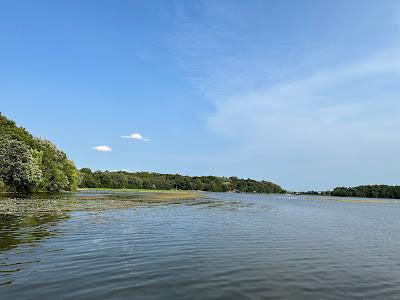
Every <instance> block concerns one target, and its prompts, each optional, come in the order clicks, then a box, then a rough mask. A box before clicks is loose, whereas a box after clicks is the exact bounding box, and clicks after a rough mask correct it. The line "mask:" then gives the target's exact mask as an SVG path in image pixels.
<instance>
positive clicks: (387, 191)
mask: <svg viewBox="0 0 400 300" xmlns="http://www.w3.org/2000/svg"><path fill="white" fill-rule="evenodd" d="M331 195H332V196H339V197H366V198H391V199H400V186H389V185H362V186H357V187H349V188H346V187H337V188H335V189H334V190H333V191H332V193H331Z"/></svg>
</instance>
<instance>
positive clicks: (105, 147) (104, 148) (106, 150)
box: [92, 146, 112, 152]
mask: <svg viewBox="0 0 400 300" xmlns="http://www.w3.org/2000/svg"><path fill="white" fill-rule="evenodd" d="M92 149H93V150H96V151H100V152H110V151H112V149H111V148H110V147H108V146H96V147H93V148H92Z"/></svg>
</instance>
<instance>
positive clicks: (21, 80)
mask: <svg viewBox="0 0 400 300" xmlns="http://www.w3.org/2000/svg"><path fill="white" fill-rule="evenodd" d="M399 29H400V3H399V2H398V1H384V0H381V1H364V0H362V1H356V0H338V1H328V0H321V1H313V0H305V1H294V0H292V1H285V0H282V1H273V0H271V1H268V0H262V1H257V0H243V1H239V0H231V1H223V0H219V1H184V0H182V1H164V0H159V1H156V0H152V1H123V0H119V1H111V0H109V1H89V0H84V1H41V0H38V1H23V0H21V1H11V0H10V1H1V3H0V111H1V112H2V113H3V114H4V115H6V116H7V117H9V118H11V119H13V120H14V121H16V122H17V124H18V125H20V126H22V127H25V128H27V129H28V130H29V131H30V132H32V133H33V134H34V135H36V136H39V137H42V138H46V139H49V140H51V141H53V142H54V143H55V144H56V145H57V146H58V147H60V148H61V149H63V150H64V151H65V152H66V153H67V155H68V156H69V158H70V159H72V160H73V161H74V162H75V163H76V165H77V167H79V168H82V167H89V168H91V169H93V170H129V171H151V172H161V173H180V174H185V175H218V176H237V177H241V178H254V179H265V180H270V181H272V182H275V183H277V184H279V185H281V186H282V187H284V188H286V189H289V190H298V191H299V190H302V191H304V190H327V189H331V188H333V187H335V186H355V185H361V184H397V185H398V184H400V182H399V176H398V174H399V172H398V170H399V169H400V159H399V153H400V84H399V83H400V35H399V33H400V31H399Z"/></svg>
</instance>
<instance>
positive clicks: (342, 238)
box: [0, 194, 400, 299]
mask: <svg viewBox="0 0 400 300" xmlns="http://www.w3.org/2000/svg"><path fill="white" fill-rule="evenodd" d="M206 196H207V197H209V198H210V200H204V199H203V200H201V201H187V202H186V203H178V204H176V203H169V204H168V203H161V204H156V205H154V204H153V205H146V204H145V203H143V204H141V205H138V206H137V207H133V208H123V209H114V210H105V211H100V212H79V211H77V212H70V213H57V214H55V213H50V212H47V213H38V214H37V215H33V216H32V215H31V216H24V215H12V214H7V215H1V216H0V217H1V218H0V283H1V285H0V299H399V298H400V206H399V205H398V204H397V203H395V202H394V201H393V202H391V201H386V202H383V203H369V202H340V201H336V200H334V199H332V198H322V197H321V198H318V197H302V196H274V195H245V194H206Z"/></svg>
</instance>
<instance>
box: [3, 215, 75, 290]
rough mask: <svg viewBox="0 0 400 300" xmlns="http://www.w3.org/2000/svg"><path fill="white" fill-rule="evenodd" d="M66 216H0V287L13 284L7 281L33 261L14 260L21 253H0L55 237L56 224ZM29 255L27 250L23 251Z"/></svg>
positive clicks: (26, 259) (27, 259)
mask: <svg viewBox="0 0 400 300" xmlns="http://www.w3.org/2000/svg"><path fill="white" fill-rule="evenodd" d="M67 218H68V216H67V215H66V214H55V213H54V214H49V213H41V212H37V213H35V214H33V215H32V214H29V215H25V214H19V215H15V214H9V213H8V214H4V213H2V214H0V285H8V284H11V283H13V282H14V280H13V279H9V278H10V277H12V276H10V275H13V273H15V272H18V271H21V270H23V269H25V268H26V267H27V265H28V264H31V263H33V262H34V261H32V260H30V259H29V258H24V259H22V260H21V261H20V260H18V259H17V260H15V258H16V257H18V256H19V255H20V253H22V252H23V250H22V249H20V250H16V251H15V252H14V254H12V255H7V254H3V255H1V252H2V251H9V250H11V249H13V248H18V247H20V246H24V245H25V246H30V247H33V246H35V245H37V244H38V243H40V242H41V241H42V240H44V239H46V238H49V237H53V236H56V235H57V233H58V230H57V223H58V222H59V221H60V220H65V219H67ZM25 251H26V252H28V253H29V251H30V250H29V248H28V249H26V250H25Z"/></svg>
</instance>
